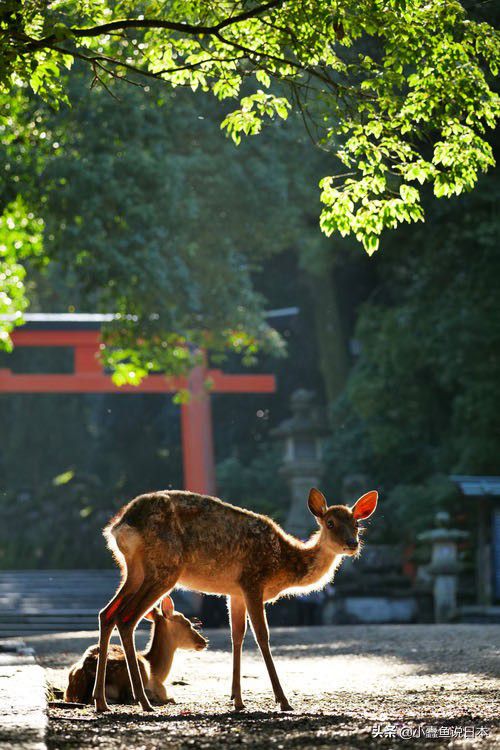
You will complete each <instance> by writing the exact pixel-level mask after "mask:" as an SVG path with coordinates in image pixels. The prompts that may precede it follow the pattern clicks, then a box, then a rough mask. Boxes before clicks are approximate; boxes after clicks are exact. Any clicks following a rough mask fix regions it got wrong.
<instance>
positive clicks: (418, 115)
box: [0, 0, 500, 366]
mask: <svg viewBox="0 0 500 750" xmlns="http://www.w3.org/2000/svg"><path fill="white" fill-rule="evenodd" d="M499 55H500V45H498V38H497V35H496V32H495V31H494V29H493V28H492V27H491V26H490V25H488V24H487V23H484V22H478V21H475V20H473V19H471V18H469V17H468V16H467V13H466V11H465V10H464V8H463V7H462V6H461V5H460V3H458V2H456V1H455V0H446V2H443V1H442V0H338V1H337V2H333V3H332V2H330V0H288V1H287V2H285V1H284V0H269V1H268V2H255V1H252V2H248V1H247V0H231V1H230V0H213V1H212V0H189V1H188V0H182V2H181V0H169V1H168V2H165V1H164V0H148V1H147V2H143V3H137V2H136V0H55V1H54V2H50V3H47V2H46V0H24V2H17V1H15V0H7V2H4V3H3V4H2V9H1V10H0V92H2V93H3V95H4V97H7V96H8V97H9V102H11V104H9V107H8V108H6V111H5V115H4V116H3V118H2V124H1V127H2V128H3V130H2V133H3V136H7V137H8V136H9V134H10V133H15V140H16V141H17V140H19V139H21V140H23V139H27V142H28V144H27V145H28V147H29V145H30V143H29V134H28V136H27V135H26V132H23V129H22V127H21V126H20V125H19V122H20V118H19V113H20V112H21V113H22V110H23V104H22V101H23V99H25V95H26V92H28V91H30V90H31V91H33V92H34V93H35V95H36V97H39V98H40V99H42V100H43V101H44V102H46V103H48V104H49V105H50V106H51V107H54V108H57V107H58V106H59V105H60V104H61V103H68V102H69V96H68V80H70V79H71V77H72V75H73V73H72V72H70V73H68V71H69V70H70V69H71V67H72V65H73V63H74V61H75V60H79V61H81V62H82V63H83V64H84V65H85V66H87V68H88V70H89V71H90V74H91V76H92V85H94V86H95V85H97V84H98V85H101V86H102V87H104V88H105V89H107V90H108V91H109V93H110V94H111V95H115V84H116V83H117V79H120V80H122V81H123V80H124V81H128V82H130V83H132V84H136V85H137V84H138V85H139V86H141V85H145V84H146V83H148V82H149V81H150V80H151V79H154V80H159V81H163V82H166V83H167V84H170V85H171V86H172V87H190V88H191V89H193V90H201V91H204V92H209V93H211V94H213V95H214V96H215V97H216V98H217V99H218V100H235V99H236V100H237V102H238V103H237V104H236V106H235V108H233V109H232V111H229V112H228V111H227V107H225V108H224V113H223V120H222V127H223V129H225V131H226V132H227V133H228V135H229V136H230V137H231V138H232V139H233V141H234V142H235V143H239V142H240V140H241V138H242V136H245V135H254V134H257V133H259V132H260V131H261V129H262V127H263V125H264V124H265V123H266V122H268V121H271V120H277V121H279V120H284V119H286V118H287V116H288V115H289V113H290V111H292V110H293V111H294V112H298V113H299V114H300V116H301V118H302V121H303V124H304V127H305V129H306V130H307V132H308V134H309V135H310V136H311V139H312V140H313V141H314V142H315V143H316V144H318V145H319V146H320V147H321V148H322V149H323V150H324V151H325V152H326V153H327V154H331V155H332V157H336V159H337V163H332V167H331V170H330V174H329V175H327V176H325V177H324V178H323V179H322V180H321V183H320V185H321V200H322V203H323V209H322V213H321V217H320V226H321V228H322V230H323V232H324V233H325V234H326V235H328V236H330V235H331V234H333V233H335V232H339V233H340V234H342V235H348V234H353V235H354V236H355V237H356V238H357V239H358V240H359V241H360V242H362V243H363V245H364V247H365V249H366V250H367V252H368V253H370V254H371V253H373V252H374V251H375V250H376V249H377V247H378V244H379V238H380V235H381V233H382V232H383V230H384V229H387V228H396V227H397V226H398V225H399V224H400V223H402V222H414V221H419V220H422V219H423V215H424V212H423V208H422V203H421V195H422V191H423V190H424V189H425V187H426V186H427V185H429V186H431V187H432V188H433V190H434V193H435V195H436V196H437V197H442V196H444V197H449V196H451V195H453V194H459V193H460V192H462V191H464V190H469V189H471V188H472V187H473V186H474V184H475V183H476V181H477V179H478V175H479V173H480V172H481V171H485V170H487V169H488V167H489V166H491V165H492V164H493V156H492V152H491V148H490V146H489V144H488V142H487V140H486V130H487V128H489V127H493V125H494V122H495V118H496V117H497V116H498V109H499V106H498V97H497V96H496V95H495V94H494V93H493V92H492V90H491V87H490V80H489V79H490V77H491V75H495V74H496V72H497V67H498V58H499ZM19 102H21V103H20V104H19ZM44 116H45V115H42V117H44ZM21 120H22V117H21ZM338 163H340V167H339V166H337V164H338ZM13 192H14V194H13V196H12V201H14V203H12V204H10V205H9V207H8V209H7V211H8V212H7V214H5V215H4V222H7V224H8V223H9V221H10V222H12V221H14V222H15V227H16V232H17V233H18V237H17V239H14V240H13V242H14V244H13V245H12V244H9V242H10V241H9V242H7V241H4V236H5V232H4V231H2V229H5V227H4V226H0V273H1V274H3V275H4V276H5V278H7V277H9V282H8V283H9V289H10V290H11V291H12V294H10V292H7V293H6V296H5V297H4V298H3V299H2V300H0V305H2V311H4V310H5V311H10V310H11V309H16V310H17V311H21V310H22V307H23V304H24V303H23V300H22V299H21V297H22V278H21V277H22V273H23V270H22V266H21V265H20V264H19V262H18V260H19V257H21V258H22V256H23V254H26V255H28V254H29V253H30V252H31V254H32V255H34V254H36V252H38V248H39V244H40V243H39V239H38V237H39V233H40V229H41V227H40V220H39V219H36V217H35V216H34V215H31V214H30V213H29V209H27V210H26V211H25V212H24V215H21V214H20V205H21V204H20V203H19V202H16V200H17V195H16V194H15V190H14V191H13ZM9 212H10V213H9ZM14 215H17V217H18V219H17V221H16V219H15V218H13V217H14ZM14 250H15V251H17V256H16V257H14V254H13V253H14ZM16 290H17V291H16ZM16 295H17V297H18V298H19V299H17V301H16ZM0 312H1V311H0ZM144 333H145V339H147V338H148V335H149V332H148V331H145V332H144ZM134 335H135V334H134ZM238 335H239V334H238ZM149 339H151V336H149ZM129 355H130V352H129V351H128V350H127V352H126V356H125V359H127V357H128V356H129ZM115 364H116V363H115ZM138 366H139V365H138Z"/></svg>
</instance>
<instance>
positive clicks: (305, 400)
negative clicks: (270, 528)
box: [271, 389, 328, 537]
mask: <svg viewBox="0 0 500 750" xmlns="http://www.w3.org/2000/svg"><path fill="white" fill-rule="evenodd" d="M290 406H291V411H292V414H293V416H292V417H291V418H290V419H285V421H284V422H282V423H281V424H280V425H278V427H276V428H275V429H274V430H273V431H272V433H271V434H272V436H273V437H274V438H276V439H278V440H281V441H282V443H283V446H284V450H283V464H282V466H281V469H280V474H281V475H282V476H283V477H285V479H286V480H287V482H288V485H289V487H290V495H291V504H290V509H289V512H288V516H287V519H286V523H285V528H286V530H287V531H289V532H290V533H291V534H295V535H296V536H298V537H304V536H306V535H307V534H308V533H309V531H310V530H311V528H312V527H313V525H314V521H313V518H312V516H311V514H310V512H309V509H308V507H307V497H308V495H309V490H310V489H311V487H317V486H318V485H319V484H320V480H321V476H322V473H323V460H322V458H323V456H322V454H323V450H322V438H323V437H324V435H326V434H327V432H328V429H327V425H326V421H325V419H324V417H323V415H322V414H321V413H320V412H319V410H318V407H316V406H315V405H314V393H312V392H311V391H306V390H304V389H299V390H297V391H295V392H294V393H293V394H292V397H291V400H290Z"/></svg>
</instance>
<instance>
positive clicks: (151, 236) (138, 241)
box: [0, 75, 293, 384]
mask: <svg viewBox="0 0 500 750" xmlns="http://www.w3.org/2000/svg"><path fill="white" fill-rule="evenodd" d="M116 88H117V90H118V87H116ZM153 88H154V90H151V91H150V92H149V93H145V92H142V91H139V90H138V89H137V88H135V87H127V86H125V87H122V88H121V90H120V95H121V96H122V97H123V99H122V101H121V102H120V103H117V102H115V101H114V100H113V99H112V98H110V96H109V95H108V93H107V92H106V91H103V90H101V91H96V92H89V91H88V90H87V89H86V86H85V81H84V79H83V78H82V76H78V75H74V76H73V78H72V79H71V82H70V87H69V95H70V97H71V101H72V102H73V107H72V109H71V110H69V111H65V112H64V113H63V112H61V111H59V112H51V111H50V109H48V108H46V107H45V105H43V104H42V105H39V104H35V103H33V102H31V103H30V102H28V103H27V106H26V108H25V109H24V115H23V116H24V117H25V125H26V129H27V130H29V132H30V133H31V139H32V140H33V141H34V143H28V144H25V143H24V142H23V141H21V142H20V143H17V144H16V145H15V146H14V145H10V146H8V144H7V143H4V149H3V153H1V152H0V158H2V157H3V160H4V163H5V164H6V166H7V165H8V167H9V170H10V173H11V176H12V181H13V182H14V181H15V184H17V185H18V189H19V191H20V192H22V194H23V196H24V204H23V205H30V206H31V207H32V209H31V210H32V211H34V212H35V213H36V215H38V216H43V220H44V223H45V231H44V257H45V258H50V260H51V264H50V266H49V268H48V276H49V278H50V281H51V286H53V287H54V289H56V288H57V289H58V293H57V294H56V295H54V294H53V293H52V294H50V295H47V294H46V295H45V297H46V299H47V298H48V297H51V301H50V306H51V308H52V309H56V310H57V309H59V310H60V309H61V308H62V309H63V310H65V309H68V307H69V308H70V309H71V308H77V309H78V308H80V309H81V308H82V307H83V308H84V309H85V307H91V308H92V309H98V310H101V311H103V312H109V311H113V312H115V313H116V314H117V316H118V317H117V318H116V320H115V321H114V322H113V323H112V324H111V325H109V326H108V329H107V331H105V335H106V340H107V342H108V344H110V346H108V348H107V349H106V350H105V351H104V352H103V355H104V358H105V361H106V364H107V365H108V366H110V367H112V368H113V370H114V376H115V379H116V381H117V383H119V384H121V383H123V382H138V381H139V380H140V379H141V378H142V377H144V376H145V375H146V374H147V373H148V372H151V371H154V370H160V371H166V372H169V373H170V374H174V375H175V374H184V373H185V372H187V371H188V370H189V369H190V367H192V365H193V364H194V363H196V362H197V361H199V357H200V354H199V350H200V347H205V346H208V347H209V348H210V350H211V351H212V352H224V351H227V350H230V351H235V352H239V353H240V354H241V355H242V356H243V358H244V360H245V359H246V360H248V361H251V360H252V359H253V358H254V356H255V351H256V350H257V348H260V349H264V350H272V351H273V352H274V353H275V354H279V353H280V351H281V350H282V342H281V341H280V339H279V337H278V336H277V335H276V334H275V332H274V331H273V329H271V328H270V327H269V326H267V324H266V322H265V319H264V317H263V313H262V308H263V299H262V298H261V297H260V295H258V294H257V293H256V292H255V291H254V289H253V288H252V284H251V273H252V271H253V269H254V268H255V267H256V265H257V264H258V262H259V259H260V258H261V257H263V256H264V255H265V254H266V253H272V252H275V251H276V250H278V249H280V248H281V247H282V243H285V242H287V241H288V240H289V237H290V232H291V228H292V225H293V221H292V220H290V221H288V222H287V218H288V217H289V216H290V210H289V209H288V207H287V203H286V194H287V179H288V175H287V174H286V172H285V170H284V169H283V167H282V166H281V165H280V164H279V162H278V161H277V160H276V159H274V162H275V163H274V169H273V178H272V179H271V180H269V179H267V182H266V186H265V187H266V189H267V191H268V195H269V198H270V199H271V200H268V201H267V202H266V201H263V200H262V197H261V190H262V189H263V187H264V183H263V181H264V179H265V178H267V176H268V175H269V173H270V172H271V167H270V164H269V162H270V161H272V160H273V155H272V152H271V154H270V155H269V156H266V155H265V154H264V153H262V152H258V153H256V152H255V149H254V148H253V147H252V146H250V145H249V147H248V148H244V149H242V151H241V154H238V155H237V158H234V159H231V155H232V153H231V152H233V150H234V149H233V147H232V146H231V144H230V143H227V142H226V143H224V142H223V141H220V138H219V137H218V133H217V129H216V127H215V125H214V122H213V117H212V116H211V111H210V107H208V106H207V105H208V102H205V103H204V102H198V101H196V100H193V99H192V98H191V97H190V98H189V99H188V98H187V97H186V96H185V95H184V92H179V93H178V94H177V95H175V96H171V97H170V99H169V100H168V101H165V100H164V99H163V100H162V99H159V96H160V94H159V92H158V86H156V85H155V86H154V87H153ZM28 104H29V106H28ZM192 120H194V124H192V125H191V127H190V129H189V131H187V130H186V124H187V123H188V122H190V121H192ZM42 123H43V124H42ZM38 143H40V145H41V149H42V152H43V156H42V157H41V156H40V150H39V149H38V147H37V145H38ZM219 145H220V147H219ZM4 192H5V194H7V187H5V188H4ZM26 210H27V209H26ZM257 215H259V221H258V222H257V223H256V222H255V217H256V216H257ZM6 220H7V219H6ZM15 239H16V238H14V237H13V240H15ZM249 258H252V260H251V262H250V261H249ZM61 282H62V283H61ZM41 286H42V287H43V281H42V284H41ZM45 286H47V284H45ZM31 296H32V298H33V299H34V300H36V299H37V295H36V292H35V293H33V290H32V293H31ZM13 304H14V302H13V301H12V302H11V306H13Z"/></svg>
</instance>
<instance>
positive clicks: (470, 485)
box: [450, 474, 500, 497]
mask: <svg viewBox="0 0 500 750" xmlns="http://www.w3.org/2000/svg"><path fill="white" fill-rule="evenodd" d="M450 479H451V481H452V482H455V483H456V484H458V486H459V487H460V489H461V490H462V492H463V493H464V495H469V496H472V497H483V496H485V495H500V477H491V476H485V477H481V476H466V475H463V474H452V475H451V476H450Z"/></svg>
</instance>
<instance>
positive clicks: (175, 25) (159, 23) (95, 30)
mask: <svg viewBox="0 0 500 750" xmlns="http://www.w3.org/2000/svg"><path fill="white" fill-rule="evenodd" d="M283 2H284V0H270V1H269V2H267V3H264V5H260V6H258V7H256V8H253V9H252V10H247V11H245V12H244V13H240V14H239V15H237V16H233V17H228V18H225V19H224V20H223V21H220V22H219V23H217V24H214V25H213V26H203V25H198V24H190V23H182V22H178V21H167V20H162V19H161V18H143V19H139V18H137V19H136V18H124V19H121V20H118V21H110V22H109V23H103V24H100V25H98V26H91V27H90V28H88V29H77V28H72V27H70V28H69V29H68V31H70V32H71V34H72V36H74V37H76V38H83V37H95V36H102V35H103V34H109V33H110V32H111V31H123V30H125V29H169V30H170V31H179V32H181V33H182V34H189V35H192V36H198V35H199V34H205V35H207V36H209V35H213V34H217V33H218V32H219V31H221V29H225V28H227V27H228V26H234V25H235V24H238V23H241V22H242V21H247V20H249V19H250V18H258V16H260V15H261V14H262V13H265V12H266V11H268V10H272V9H273V8H278V7H279V6H280V5H283ZM56 41H57V38H56V36H55V35H54V34H51V35H49V36H47V37H44V38H43V39H37V40H30V44H29V45H28V48H29V49H39V48H43V47H47V46H49V45H50V44H52V43H53V42H56Z"/></svg>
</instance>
